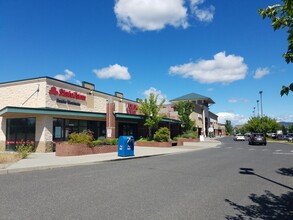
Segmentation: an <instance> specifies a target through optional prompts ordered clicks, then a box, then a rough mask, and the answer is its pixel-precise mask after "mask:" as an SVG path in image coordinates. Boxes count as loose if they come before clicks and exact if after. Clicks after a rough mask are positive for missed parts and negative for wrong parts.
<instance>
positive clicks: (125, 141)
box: [118, 136, 134, 157]
mask: <svg viewBox="0 0 293 220" xmlns="http://www.w3.org/2000/svg"><path fill="white" fill-rule="evenodd" d="M118 156H120V157H128V156H134V138H133V137H132V136H120V137H119V138H118Z"/></svg>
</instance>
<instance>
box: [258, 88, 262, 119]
mask: <svg viewBox="0 0 293 220" xmlns="http://www.w3.org/2000/svg"><path fill="white" fill-rule="evenodd" d="M259 95H260V113H261V114H260V115H261V117H262V116H263V114H262V91H259Z"/></svg>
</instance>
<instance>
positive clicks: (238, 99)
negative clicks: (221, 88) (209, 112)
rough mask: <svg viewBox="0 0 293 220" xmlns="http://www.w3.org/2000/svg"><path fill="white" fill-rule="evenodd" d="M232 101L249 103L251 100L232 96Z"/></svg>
mask: <svg viewBox="0 0 293 220" xmlns="http://www.w3.org/2000/svg"><path fill="white" fill-rule="evenodd" d="M228 102H230V103H237V102H243V103H248V102H250V101H249V100H248V99H245V98H231V99H229V100H228Z"/></svg>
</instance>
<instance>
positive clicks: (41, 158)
mask: <svg viewBox="0 0 293 220" xmlns="http://www.w3.org/2000/svg"><path fill="white" fill-rule="evenodd" d="M219 144H221V142H220V141H218V140H215V139H209V138H207V139H206V140H205V141H203V142H195V143H194V142H193V143H187V142H186V143H185V144H184V146H176V147H170V148H160V147H137V146H135V148H134V156H131V157H119V156H118V154H117V152H114V153H104V154H91V155H83V156H71V157H57V156H56V155H55V153H32V154H31V155H29V156H28V157H27V158H26V159H22V160H20V161H18V162H16V163H13V164H11V165H8V166H7V167H5V166H4V167H2V168H1V167H0V174H8V173H17V172H25V171H33V170H44V169H53V168H58V167H68V166H77V165H86V164H94V163H100V162H105V161H115V160H125V159H135V158H143V157H150V156H158V155H165V154H175V153H184V152H190V151H195V150H202V149H207V148H211V147H216V146H217V145H219Z"/></svg>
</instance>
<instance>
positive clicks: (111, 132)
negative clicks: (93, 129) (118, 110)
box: [106, 100, 116, 138]
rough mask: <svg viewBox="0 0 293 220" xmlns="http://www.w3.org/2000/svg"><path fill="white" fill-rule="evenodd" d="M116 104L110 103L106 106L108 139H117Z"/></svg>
mask: <svg viewBox="0 0 293 220" xmlns="http://www.w3.org/2000/svg"><path fill="white" fill-rule="evenodd" d="M114 111H115V103H113V101H111V100H110V101H108V103H107V106H106V129H107V136H106V137H107V138H115V132H116V131H115V125H116V120H115V115H114Z"/></svg>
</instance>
